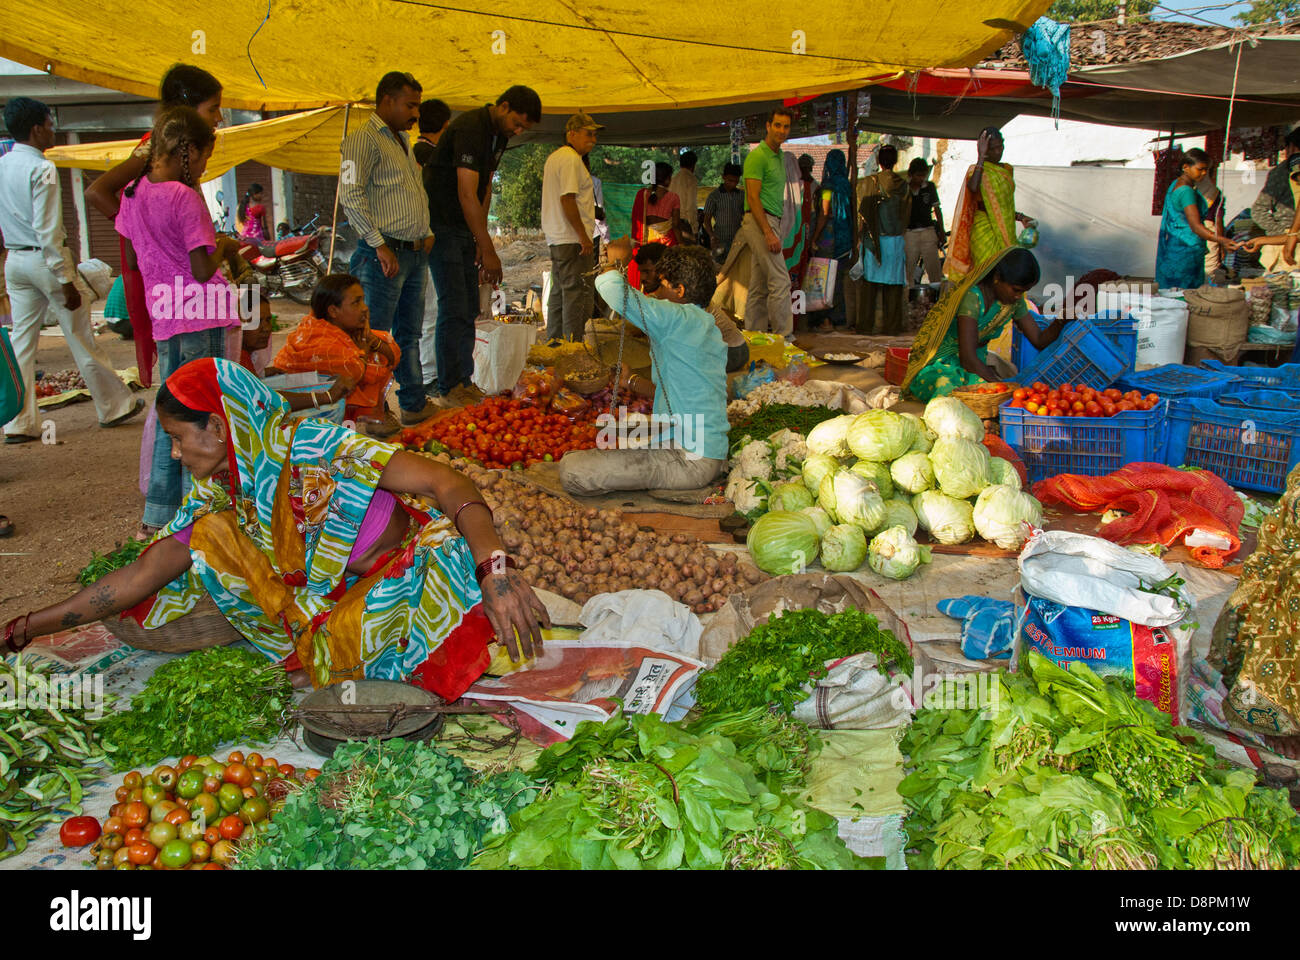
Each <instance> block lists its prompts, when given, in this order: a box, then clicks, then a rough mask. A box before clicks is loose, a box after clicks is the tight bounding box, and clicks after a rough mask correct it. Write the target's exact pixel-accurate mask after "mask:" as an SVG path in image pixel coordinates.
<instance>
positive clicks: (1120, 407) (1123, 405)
mask: <svg viewBox="0 0 1300 960" xmlns="http://www.w3.org/2000/svg"><path fill="white" fill-rule="evenodd" d="M1115 409H1116V411H1124V410H1132V409H1133V401H1131V400H1121V401H1120V402H1119V403H1117V404H1115Z"/></svg>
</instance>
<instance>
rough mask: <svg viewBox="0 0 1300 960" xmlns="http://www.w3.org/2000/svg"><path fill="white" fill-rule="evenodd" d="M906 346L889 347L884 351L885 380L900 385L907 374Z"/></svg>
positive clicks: (907, 352) (909, 351)
mask: <svg viewBox="0 0 1300 960" xmlns="http://www.w3.org/2000/svg"><path fill="white" fill-rule="evenodd" d="M909 353H911V350H910V349H909V348H908V347H890V348H889V350H888V351H886V353H885V382H886V383H892V384H893V385H894V386H896V387H897V386H901V385H902V383H903V378H904V377H906V376H907V356H908V354H909Z"/></svg>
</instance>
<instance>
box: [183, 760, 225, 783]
mask: <svg viewBox="0 0 1300 960" xmlns="http://www.w3.org/2000/svg"><path fill="white" fill-rule="evenodd" d="M196 766H197V764H196ZM190 769H191V770H192V769H194V768H193V767H191V768H190ZM203 775H204V776H205V777H216V778H217V779H218V780H221V779H223V778H224V777H225V775H226V765H225V764H224V763H208V764H205V765H204V767H203Z"/></svg>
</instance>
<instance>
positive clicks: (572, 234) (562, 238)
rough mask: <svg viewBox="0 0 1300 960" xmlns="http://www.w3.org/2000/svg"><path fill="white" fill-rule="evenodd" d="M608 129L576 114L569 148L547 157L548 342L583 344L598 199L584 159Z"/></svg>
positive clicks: (568, 129)
mask: <svg viewBox="0 0 1300 960" xmlns="http://www.w3.org/2000/svg"><path fill="white" fill-rule="evenodd" d="M601 129H603V127H602V125H601V124H599V123H597V122H596V121H595V120H593V119H592V118H591V117H590V116H588V115H587V114H585V113H575V114H574V115H573V116H571V117H570V118H569V122H568V123H567V124H566V125H565V127H564V146H562V147H560V148H559V149H558V150H556V151H555V152H554V153H552V154H551V155H550V156H549V157H547V158H546V167H545V169H544V170H543V171H542V232H543V233H544V234H546V243H547V245H548V246H549V247H550V249H551V292H550V296H549V297H548V298H547V301H546V338H547V339H548V340H554V339H558V338H559V337H564V338H565V339H568V340H581V339H582V336H583V331H584V330H585V328H586V325H587V318H588V317H590V316H591V308H592V303H593V301H594V299H595V295H596V294H595V287H594V285H593V282H592V281H593V277H590V276H587V274H588V273H590V272H591V271H592V270H594V269H595V267H596V254H595V246H594V244H593V243H592V237H593V236H595V233H596V197H595V192H594V188H593V185H592V182H591V173H590V172H589V171H588V170H587V166H586V164H584V163H583V162H582V158H583V157H585V156H586V155H587V154H589V153H590V152H591V150H592V148H593V147H594V146H595V145H596V131H597V130H601Z"/></svg>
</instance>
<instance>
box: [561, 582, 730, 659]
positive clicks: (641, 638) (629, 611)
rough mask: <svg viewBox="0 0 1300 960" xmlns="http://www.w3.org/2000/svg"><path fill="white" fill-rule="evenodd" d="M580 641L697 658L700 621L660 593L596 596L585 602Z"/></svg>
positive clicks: (647, 592)
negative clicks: (682, 654)
mask: <svg viewBox="0 0 1300 960" xmlns="http://www.w3.org/2000/svg"><path fill="white" fill-rule="evenodd" d="M578 623H580V624H582V625H583V626H584V627H586V628H587V629H586V630H585V631H583V634H582V640H583V642H584V643H590V644H594V645H598V646H602V647H645V648H647V649H650V650H666V651H668V652H669V653H684V654H686V655H687V656H688V657H699V655H700V635H701V634H702V633H703V632H704V626H703V624H701V623H700V618H699V617H697V616H696V615H695V614H694V613H692V612H691V608H690V607H688V606H686V604H684V603H678V602H677V601H676V600H674V599H673V598H672V597H670V596H668V594H666V593H664V592H663V591H662V590H620V591H618V592H617V593H600V594H597V595H596V596H594V597H592V598H591V599H590V600H588V601H587V602H586V604H585V605H584V606H583V608H582V613H581V614H580V615H579V616H578Z"/></svg>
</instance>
